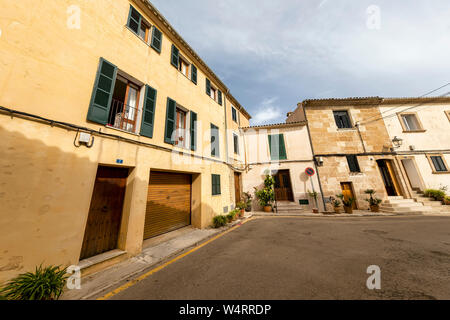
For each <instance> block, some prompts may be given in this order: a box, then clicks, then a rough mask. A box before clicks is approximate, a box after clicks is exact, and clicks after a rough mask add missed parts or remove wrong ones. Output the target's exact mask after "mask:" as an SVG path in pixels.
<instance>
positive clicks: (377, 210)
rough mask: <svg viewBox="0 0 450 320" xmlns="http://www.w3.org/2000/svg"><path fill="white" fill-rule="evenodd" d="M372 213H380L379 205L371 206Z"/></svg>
mask: <svg viewBox="0 0 450 320" xmlns="http://www.w3.org/2000/svg"><path fill="white" fill-rule="evenodd" d="M370 211H372V212H380V206H379V205H371V206H370Z"/></svg>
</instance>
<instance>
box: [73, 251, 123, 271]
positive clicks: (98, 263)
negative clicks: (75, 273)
mask: <svg viewBox="0 0 450 320" xmlns="http://www.w3.org/2000/svg"><path fill="white" fill-rule="evenodd" d="M126 254H127V252H126V251H122V250H119V249H116V250H111V251H108V252H105V253H102V254H99V255H96V256H93V257H90V258H87V259H84V260H81V261H80V262H78V265H77V266H78V267H79V268H80V270H81V273H82V274H83V275H89V274H92V273H94V272H95V271H93V270H94V269H100V268H105V264H106V263H108V262H110V261H112V262H113V263H114V260H117V259H116V258H118V257H121V256H123V255H126Z"/></svg>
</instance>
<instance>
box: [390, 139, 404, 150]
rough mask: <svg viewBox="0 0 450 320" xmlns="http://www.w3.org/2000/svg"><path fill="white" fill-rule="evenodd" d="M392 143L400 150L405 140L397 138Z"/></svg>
mask: <svg viewBox="0 0 450 320" xmlns="http://www.w3.org/2000/svg"><path fill="white" fill-rule="evenodd" d="M392 143H393V144H394V148H400V147H401V146H402V144H403V139H401V138H398V137H397V136H395V137H394V139H392Z"/></svg>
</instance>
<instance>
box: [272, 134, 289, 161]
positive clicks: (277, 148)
mask: <svg viewBox="0 0 450 320" xmlns="http://www.w3.org/2000/svg"><path fill="white" fill-rule="evenodd" d="M268 137H269V150H270V158H271V159H272V160H286V159H287V155H286V146H285V144H284V135H283V134H275V135H269V136H268Z"/></svg>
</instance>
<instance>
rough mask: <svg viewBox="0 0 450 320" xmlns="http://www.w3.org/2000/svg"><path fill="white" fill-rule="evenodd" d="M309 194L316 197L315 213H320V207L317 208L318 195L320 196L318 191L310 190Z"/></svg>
mask: <svg viewBox="0 0 450 320" xmlns="http://www.w3.org/2000/svg"><path fill="white" fill-rule="evenodd" d="M308 195H309V196H310V197H311V198H313V199H314V205H315V207H314V208H313V209H312V210H313V213H319V208H317V196H318V193H317V192H316V191H312V192H311V191H309V190H308Z"/></svg>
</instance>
